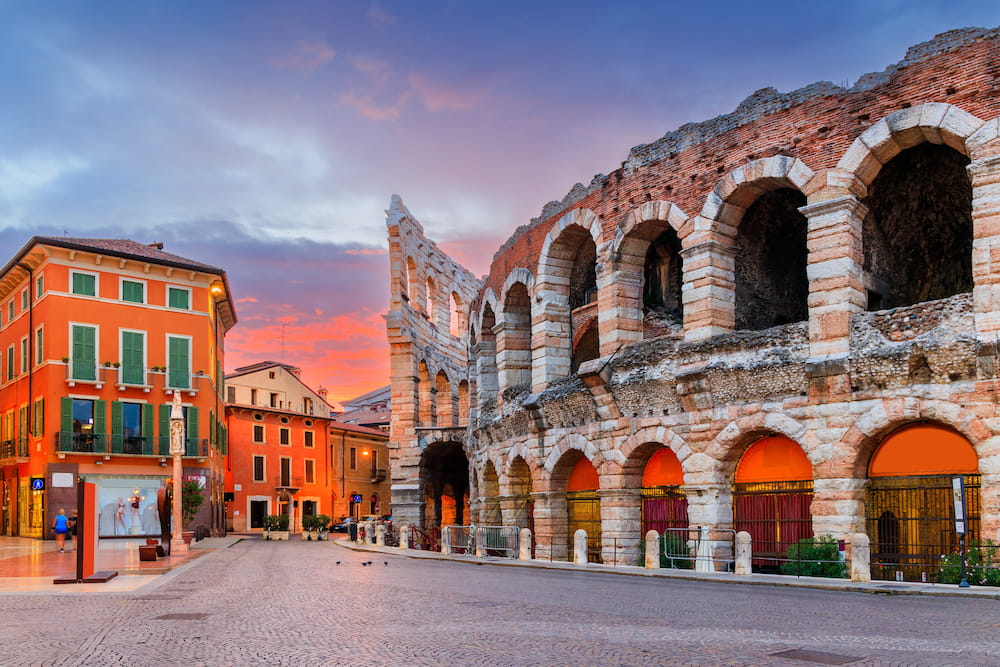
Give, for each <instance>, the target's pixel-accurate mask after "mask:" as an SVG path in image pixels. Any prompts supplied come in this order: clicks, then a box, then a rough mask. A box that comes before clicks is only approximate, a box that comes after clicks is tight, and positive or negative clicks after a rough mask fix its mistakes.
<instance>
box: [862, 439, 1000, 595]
mask: <svg viewBox="0 0 1000 667" xmlns="http://www.w3.org/2000/svg"><path fill="white" fill-rule="evenodd" d="M868 477H869V481H868V486H867V487H866V489H865V520H866V525H867V530H868V537H869V538H870V539H871V546H872V555H871V558H872V578H874V579H888V580H890V581H895V580H898V579H902V580H906V581H924V582H933V581H936V580H937V577H938V575H939V573H940V571H941V558H942V556H943V555H945V554H954V553H956V552H957V550H958V548H959V544H958V536H957V534H956V532H955V520H956V517H955V503H954V486H953V485H954V483H955V481H956V480H961V485H962V487H963V489H964V505H965V518H966V521H965V530H966V539H967V540H979V539H980V534H981V524H982V522H981V500H980V489H981V485H982V478H981V476H980V475H979V457H978V456H977V455H976V451H975V450H974V449H973V448H972V445H970V444H969V441H968V440H966V439H965V438H964V437H963V436H962V435H960V434H959V433H956V432H955V431H954V430H952V429H950V428H948V427H947V426H944V425H942V424H934V423H916V424H908V425H907V426H904V427H902V428H899V429H897V430H895V431H893V432H892V433H890V434H889V436H887V437H886V438H885V439H884V440H883V441H882V442H881V443H880V444H879V446H878V448H877V449H876V450H875V453H874V454H873V456H872V458H871V461H870V462H869V464H868Z"/></svg>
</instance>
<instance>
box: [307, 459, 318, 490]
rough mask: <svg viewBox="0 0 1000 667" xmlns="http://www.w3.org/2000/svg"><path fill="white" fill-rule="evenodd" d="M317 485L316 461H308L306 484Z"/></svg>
mask: <svg viewBox="0 0 1000 667" xmlns="http://www.w3.org/2000/svg"><path fill="white" fill-rule="evenodd" d="M315 483H316V461H314V460H313V459H306V484H315Z"/></svg>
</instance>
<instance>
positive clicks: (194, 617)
mask: <svg viewBox="0 0 1000 667" xmlns="http://www.w3.org/2000/svg"><path fill="white" fill-rule="evenodd" d="M205 618H208V614H201V613H194V614H160V615H159V616H154V617H153V620H154V621H200V620H202V619H205Z"/></svg>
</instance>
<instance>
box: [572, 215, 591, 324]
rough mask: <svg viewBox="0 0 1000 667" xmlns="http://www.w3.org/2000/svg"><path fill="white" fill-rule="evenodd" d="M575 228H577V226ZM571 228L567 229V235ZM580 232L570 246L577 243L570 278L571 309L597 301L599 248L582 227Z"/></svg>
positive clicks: (575, 234)
mask: <svg viewBox="0 0 1000 667" xmlns="http://www.w3.org/2000/svg"><path fill="white" fill-rule="evenodd" d="M573 227H576V226H575V225H574V226H573ZM569 229H570V228H567V233H571V232H569ZM576 229H579V230H580V232H576V233H574V234H573V235H574V236H576V238H575V239H573V240H567V241H568V243H569V244H572V243H573V241H575V242H576V249H575V252H574V253H573V268H572V269H571V270H570V277H569V307H570V309H571V310H572V309H575V308H579V307H580V306H585V305H587V304H588V303H592V302H594V301H596V300H597V246H596V245H595V244H594V239H593V238H591V236H590V234H589V233H588V232H586V231H584V230H583V229H581V228H580V227H576Z"/></svg>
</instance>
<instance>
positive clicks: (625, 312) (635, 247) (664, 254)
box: [601, 201, 693, 346]
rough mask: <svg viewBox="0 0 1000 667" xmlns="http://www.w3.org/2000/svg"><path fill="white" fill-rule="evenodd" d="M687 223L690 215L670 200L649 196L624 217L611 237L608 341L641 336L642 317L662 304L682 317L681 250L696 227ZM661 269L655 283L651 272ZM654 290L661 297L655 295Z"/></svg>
mask: <svg viewBox="0 0 1000 667" xmlns="http://www.w3.org/2000/svg"><path fill="white" fill-rule="evenodd" d="M687 223H688V215H687V214H686V213H684V211H682V210H681V209H680V208H679V207H678V206H677V205H676V204H674V203H673V202H667V201H650V202H645V203H644V204H642V205H640V206H637V207H635V208H633V209H632V210H631V211H629V212H628V213H626V214H625V216H624V217H623V218H622V221H621V223H620V224H619V226H618V228H617V229H616V230H615V236H614V238H613V239H612V241H611V251H610V258H611V262H610V268H611V271H612V277H611V280H610V282H609V287H610V289H611V290H612V291H613V292H614V293H615V298H614V299H612V302H613V303H614V304H615V306H614V311H613V315H614V316H613V317H612V318H606V326H604V327H602V331H601V340H603V341H605V344H606V345H610V344H611V342H612V341H614V344H615V345H616V346H617V345H618V344H620V343H623V342H624V343H630V342H635V341H639V340H641V339H642V338H643V337H644V334H645V327H644V320H643V317H644V315H645V313H647V312H648V311H650V310H663V311H665V313H666V314H668V315H671V316H675V317H676V318H677V321H678V323H680V322H681V321H682V319H683V299H682V296H681V287H682V283H683V268H682V266H683V261H682V259H681V252H680V251H681V249H682V247H683V243H684V239H686V238H687V237H688V236H689V235H690V233H691V231H692V229H693V226H692V225H690V224H687ZM653 264H655V266H654V265H653ZM661 273H663V274H664V275H663V277H662V280H661V282H662V285H660V286H659V289H651V287H650V283H651V276H652V277H659V275H660V274H661ZM653 293H656V294H658V295H659V298H658V299H654V298H653ZM654 301H655V302H656V303H655V304H654Z"/></svg>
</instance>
